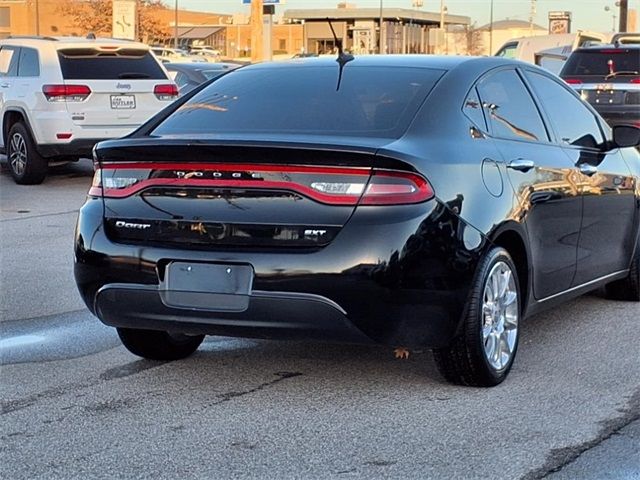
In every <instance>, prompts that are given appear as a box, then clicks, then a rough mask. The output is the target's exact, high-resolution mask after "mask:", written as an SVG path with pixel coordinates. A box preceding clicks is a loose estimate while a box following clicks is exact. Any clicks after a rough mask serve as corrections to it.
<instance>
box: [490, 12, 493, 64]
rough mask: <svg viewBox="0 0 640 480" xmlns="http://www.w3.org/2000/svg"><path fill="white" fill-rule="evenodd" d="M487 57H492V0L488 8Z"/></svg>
mask: <svg viewBox="0 0 640 480" xmlns="http://www.w3.org/2000/svg"><path fill="white" fill-rule="evenodd" d="M489 55H493V0H491V7H490V8H489Z"/></svg>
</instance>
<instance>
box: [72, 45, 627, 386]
mask: <svg viewBox="0 0 640 480" xmlns="http://www.w3.org/2000/svg"><path fill="white" fill-rule="evenodd" d="M338 63H340V62H338ZM500 65H511V64H510V63H508V62H505V61H503V60H499V59H476V60H464V59H454V58H439V59H437V58H434V59H426V58H424V57H411V56H407V57H388V58H375V57H372V58H362V59H355V60H353V61H349V62H348V63H347V64H346V65H345V64H340V65H339V64H337V63H336V62H335V61H334V60H333V59H324V58H320V59H304V60H296V61H291V62H288V63H287V62H284V63H281V64H262V65H254V66H250V67H246V68H241V69H238V70H235V71H232V72H230V73H228V74H226V75H224V76H223V77H221V78H219V79H217V80H215V81H214V82H212V83H209V84H207V85H204V86H203V87H200V88H199V89H197V90H196V91H194V92H192V93H190V94H189V95H187V96H186V97H185V98H183V99H181V100H179V101H178V102H176V103H175V104H174V105H173V106H172V107H171V108H170V109H168V110H165V111H164V112H162V113H161V114H159V115H158V116H156V117H154V118H153V119H151V120H150V121H149V122H148V123H147V124H146V125H144V126H143V127H141V128H140V129H139V130H137V131H136V132H134V133H133V134H131V135H129V136H128V137H126V138H124V139H121V140H113V141H106V142H101V143H100V144H99V145H98V146H97V147H96V149H95V152H94V157H95V166H96V173H95V178H94V182H93V186H92V187H91V190H90V191H89V196H88V199H87V202H86V204H85V205H84V206H83V207H82V209H81V212H80V218H79V221H78V226H77V231H76V268H75V274H76V280H77V283H78V286H79V289H80V292H81V294H82V296H83V298H84V300H85V302H86V304H87V306H88V307H89V309H90V310H91V311H92V312H93V313H94V314H95V315H96V316H97V317H98V318H99V319H100V320H101V321H102V322H104V323H105V324H107V325H111V326H114V327H116V328H117V329H118V333H119V335H120V338H121V339H122V341H123V343H124V345H125V346H126V347H127V348H128V349H129V350H130V351H131V352H133V353H135V354H137V355H140V356H142V357H146V358H153V359H179V358H184V357H186V356H188V355H190V354H191V353H193V352H194V351H195V350H196V349H197V348H198V346H199V345H200V343H201V342H202V340H203V338H204V336H205V335H227V336H238V337H256V338H273V339H312V340H317V341H330V342H347V343H377V344H384V345H389V346H393V347H406V348H424V347H428V348H432V349H434V351H435V353H436V358H437V360H438V365H439V366H440V368H441V370H442V371H443V373H444V375H445V377H446V378H448V379H449V380H451V381H454V382H458V383H465V384H471V385H494V384H496V383H499V382H500V381H502V380H503V379H504V377H505V376H506V375H507V373H508V371H509V369H510V368H511V364H512V362H513V358H514V355H515V350H516V348H517V340H518V322H519V320H520V318H521V316H522V315H523V313H524V311H525V308H526V306H527V303H528V302H529V291H530V288H529V286H530V278H529V275H530V267H528V266H527V262H528V261H529V254H528V252H527V248H526V247H525V240H526V231H525V227H524V226H523V225H524V220H525V219H524V215H525V213H526V211H522V212H516V210H514V208H515V207H514V199H515V198H516V195H515V194H514V192H513V189H512V187H511V186H510V183H509V182H508V180H507V176H506V173H505V167H504V165H503V164H502V163H498V162H497V161H496V160H491V159H496V158H497V156H498V155H499V153H498V151H497V150H496V146H495V145H494V144H493V143H492V142H491V141H490V139H489V137H488V136H487V135H486V134H485V133H483V131H482V129H483V128H481V127H479V126H478V127H476V126H474V124H473V123H472V122H471V121H470V120H469V118H468V116H467V115H466V114H465V112H464V111H463V101H464V100H465V96H467V95H468V93H469V88H470V86H471V85H472V84H473V82H474V81H475V79H477V78H478V77H479V76H480V75H482V74H483V73H484V72H485V71H486V70H487V69H488V68H493V67H495V66H500ZM514 74H515V71H514ZM567 91H568V94H569V95H573V94H572V93H571V92H570V91H569V89H567ZM576 101H578V100H576ZM478 108H479V104H478ZM480 115H481V116H482V115H483V114H482V112H480ZM632 133H633V132H632ZM565 158H566V157H565ZM483 159H484V160H483ZM487 162H488V163H487ZM525 167H526V166H521V167H518V168H520V169H521V170H527V168H525ZM529 168H531V167H529ZM626 176H627V177H629V184H628V185H629V188H628V189H627V190H625V192H626V196H625V199H626V198H628V199H629V200H631V199H632V198H633V194H634V191H633V188H634V187H633V185H635V184H634V183H633V181H632V180H631V173H630V172H629V171H627V172H626ZM619 189H623V190H624V187H620V188H619ZM545 198H546V197H545ZM549 198H551V197H550V196H549ZM571 205H574V206H576V208H580V207H579V205H578V204H577V203H572V204H571ZM621 205H622V203H621ZM625 205H626V204H625ZM628 207H629V208H628V210H627V213H631V214H632V218H634V217H633V215H634V213H633V212H634V210H633V209H634V208H635V207H633V206H632V202H629V205H628ZM571 208H573V207H571ZM571 208H570V210H571ZM572 211H573V210H572ZM576 212H577V214H578V215H579V214H580V212H581V211H580V210H576ZM627 233H628V234H629V235H632V233H631V231H628V232H627ZM633 234H635V233H633ZM625 245H626V248H627V250H625V255H629V258H630V255H631V253H632V252H631V251H630V250H629V248H630V246H629V245H628V244H627V243H625ZM566 253H567V257H568V258H570V260H571V261H573V262H575V258H576V255H575V251H574V253H573V254H571V253H570V252H568V251H567V252H566ZM623 262H627V272H626V273H624V275H623V274H622V272H620V273H618V276H614V277H610V278H608V280H609V281H612V280H620V279H624V278H625V276H626V275H627V274H628V270H629V262H628V259H627V258H625V259H624V260H623ZM594 285H596V286H597V285H598V284H597V283H596V284H594ZM580 291H581V290H579V289H578V290H576V292H574V293H575V294H578V293H580ZM534 303H535V302H534ZM552 303H553V302H552ZM470 325H471V327H470ZM467 329H471V330H473V332H472V335H471V336H469V335H470V334H467V333H466V332H467ZM476 329H477V330H476ZM471 330H469V331H471ZM461 339H462V340H461ZM467 350H469V351H470V352H471V353H469V355H467V356H465V357H464V359H463V360H459V359H460V358H461V355H460V353H461V352H463V351H467ZM471 350H472V351H471Z"/></svg>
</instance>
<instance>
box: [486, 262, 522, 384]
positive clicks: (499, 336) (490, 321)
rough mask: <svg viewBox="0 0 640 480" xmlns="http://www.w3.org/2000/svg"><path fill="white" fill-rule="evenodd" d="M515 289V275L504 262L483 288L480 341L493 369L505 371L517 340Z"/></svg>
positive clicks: (494, 269) (492, 273) (498, 266)
mask: <svg viewBox="0 0 640 480" xmlns="http://www.w3.org/2000/svg"><path fill="white" fill-rule="evenodd" d="M518 316H519V306H518V290H517V288H516V280H515V275H514V272H513V271H512V270H511V268H510V267H509V265H507V264H506V263H505V262H497V263H496V264H495V265H494V266H493V268H492V269H491V271H490V272H489V275H488V276H487V280H486V282H485V286H484V293H483V303H482V341H483V344H484V354H485V357H486V359H487V361H488V362H489V364H490V365H491V367H493V368H494V369H495V370H498V371H499V370H502V369H503V368H505V367H506V366H507V365H508V364H509V361H510V360H511V357H512V356H513V353H514V348H515V345H516V341H517V338H518Z"/></svg>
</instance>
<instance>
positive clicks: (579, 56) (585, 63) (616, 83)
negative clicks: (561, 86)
mask: <svg viewBox="0 0 640 480" xmlns="http://www.w3.org/2000/svg"><path fill="white" fill-rule="evenodd" d="M631 38H636V39H637V40H639V41H640V34H624V35H618V36H617V37H616V38H615V39H614V41H615V43H613V44H611V45H602V46H596V47H586V48H580V49H578V50H576V51H575V52H573V53H572V54H571V55H570V56H569V58H568V60H567V62H566V63H565V65H564V67H563V69H562V71H561V72H560V77H561V78H562V79H564V81H565V82H567V83H568V84H569V85H571V86H572V87H573V88H574V89H575V90H576V91H578V93H579V94H580V95H581V96H582V98H583V99H584V100H586V101H587V102H589V103H590V104H591V105H593V108H595V109H596V110H597V111H598V112H599V113H600V115H602V116H603V117H604V119H605V120H606V121H607V122H609V124H610V125H635V126H637V127H640V43H631V42H629V43H622V42H621V41H620V40H623V39H626V40H627V41H629V40H630V39H631Z"/></svg>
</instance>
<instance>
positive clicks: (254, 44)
mask: <svg viewBox="0 0 640 480" xmlns="http://www.w3.org/2000/svg"><path fill="white" fill-rule="evenodd" d="M262 7H263V5H262V0H251V61H252V62H260V61H262V58H263V55H264V45H263V41H262V40H263V38H262V36H263V31H262V30H263V21H264V19H263V11H262V10H263V9H262Z"/></svg>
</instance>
